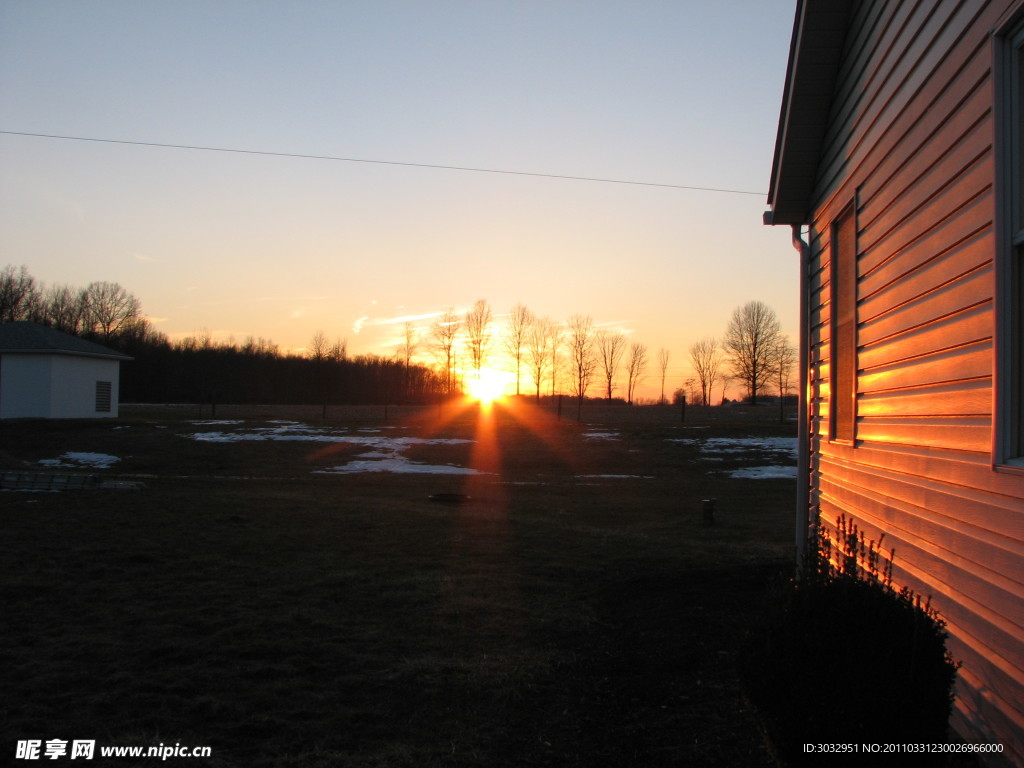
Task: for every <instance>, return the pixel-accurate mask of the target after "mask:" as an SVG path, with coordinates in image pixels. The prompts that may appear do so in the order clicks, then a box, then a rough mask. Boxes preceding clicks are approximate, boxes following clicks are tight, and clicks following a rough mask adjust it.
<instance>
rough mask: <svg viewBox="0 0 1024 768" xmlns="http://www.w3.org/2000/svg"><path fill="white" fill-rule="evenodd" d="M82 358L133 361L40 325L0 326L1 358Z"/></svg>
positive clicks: (9, 324)
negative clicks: (2, 356)
mask: <svg viewBox="0 0 1024 768" xmlns="http://www.w3.org/2000/svg"><path fill="white" fill-rule="evenodd" d="M10 352H17V353H19V354H50V355H80V356H83V357H103V358H108V359H111V360H131V359H133V358H132V357H130V356H129V355H125V354H123V353H121V352H118V351H117V350H114V349H110V348H109V347H104V346H103V345H102V344H96V343H95V342H92V341H86V340H85V339H80V338H78V337H77V336H72V335H71V334H70V333H64V332H63V331H58V330H56V329H54V328H48V327H46V326H45V325H39V323H30V322H24V321H22V322H16V323H0V354H3V353H10Z"/></svg>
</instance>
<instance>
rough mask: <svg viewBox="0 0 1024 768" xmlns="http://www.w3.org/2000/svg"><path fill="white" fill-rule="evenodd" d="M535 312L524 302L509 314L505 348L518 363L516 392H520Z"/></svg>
mask: <svg viewBox="0 0 1024 768" xmlns="http://www.w3.org/2000/svg"><path fill="white" fill-rule="evenodd" d="M533 325H534V317H533V313H532V312H531V311H530V310H529V309H527V308H526V306H525V305H524V304H516V305H515V306H514V307H512V311H511V312H510V313H509V316H508V330H507V331H506V333H505V349H506V351H507V352H508V353H509V355H511V357H512V360H513V361H514V362H515V365H516V394H517V395H518V394H519V380H520V374H521V371H522V365H523V356H524V354H525V350H526V347H527V344H528V341H529V337H530V333H531V331H532V330H533Z"/></svg>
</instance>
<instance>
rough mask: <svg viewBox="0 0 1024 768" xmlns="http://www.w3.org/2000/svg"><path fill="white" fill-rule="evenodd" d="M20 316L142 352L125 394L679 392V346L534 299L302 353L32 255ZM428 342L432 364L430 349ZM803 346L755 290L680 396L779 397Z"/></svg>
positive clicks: (372, 396) (21, 282) (7, 293)
mask: <svg viewBox="0 0 1024 768" xmlns="http://www.w3.org/2000/svg"><path fill="white" fill-rule="evenodd" d="M16 320H30V321H33V322H37V323H40V324H42V325H46V326H50V327H53V328H56V329H57V330H61V331H64V332H65V333H70V334H72V335H75V336H79V337H82V338H86V339H91V340H95V341H97V342H99V343H102V344H104V345H106V346H109V347H111V348H113V349H116V350H118V351H121V352H124V353H125V354H128V355H130V356H132V357H133V358H134V361H132V362H129V363H126V364H125V365H124V366H122V377H121V393H122V400H124V401H126V402H220V403H259V402H265V403H288V404H291V403H307V404H308V403H323V404H325V405H326V404H332V403H337V404H343V403H384V402H394V403H397V402H408V403H423V402H432V401H436V400H437V399H439V398H444V397H454V396H458V395H460V394H461V393H462V392H463V390H464V387H465V385H466V383H467V379H470V378H473V377H479V376H481V375H482V372H483V371H484V370H485V369H487V368H490V367H493V368H498V369H501V370H507V371H509V372H510V373H511V374H513V375H514V377H515V393H516V395H526V394H529V395H530V396H532V397H534V398H536V399H537V400H538V401H539V400H540V399H541V397H542V396H543V395H547V396H555V395H557V394H567V395H569V396H571V397H573V398H574V399H575V400H576V402H577V409H578V410H577V412H578V413H579V409H581V408H582V405H583V402H584V401H585V400H586V399H588V398H589V397H592V396H597V397H600V398H602V399H604V400H607V401H612V400H613V399H618V400H620V401H621V402H624V403H626V404H633V403H634V402H635V401H636V392H637V388H638V386H639V385H640V383H641V382H642V381H643V380H644V379H645V378H646V377H647V376H648V375H649V374H648V371H649V368H650V366H651V364H652V362H653V364H654V365H655V369H656V372H657V375H658V376H659V378H660V385H661V391H660V397H659V402H661V403H667V402H668V400H667V398H666V390H665V388H666V379H667V375H668V366H669V360H670V353H669V351H668V350H667V349H665V348H661V349H659V350H658V352H657V355H656V356H655V357H654V359H653V360H652V359H651V355H650V353H649V351H648V348H647V346H646V345H645V344H643V343H641V342H639V341H631V340H630V339H629V337H628V336H627V335H626V334H625V333H624V332H623V331H621V330H612V329H607V328H600V327H598V326H597V325H596V324H595V322H594V320H593V318H592V317H591V316H589V315H582V314H576V315H573V316H572V317H570V318H569V320H568V321H566V322H559V321H557V320H554V319H552V318H550V317H547V316H540V315H537V314H535V313H534V312H532V311H531V310H530V309H529V308H527V307H526V306H525V305H524V304H522V303H519V304H516V305H515V306H514V307H512V309H511V310H510V311H509V312H508V313H507V314H506V315H505V317H504V323H503V329H502V331H501V332H500V333H499V331H498V329H497V325H498V324H497V322H496V318H495V313H494V310H493V309H492V307H491V306H490V304H489V303H488V302H487V300H485V299H480V300H478V301H476V302H475V303H474V304H473V305H472V306H471V307H470V308H469V309H468V310H467V311H466V312H462V313H460V312H456V311H455V309H454V308H453V307H449V308H448V309H446V310H445V311H443V312H441V313H440V314H439V315H438V316H437V317H435V318H434V320H433V321H432V322H431V323H430V324H429V326H427V327H418V326H416V325H414V324H413V323H412V322H407V323H405V325H404V327H403V328H402V333H401V336H400V341H399V343H398V344H397V345H396V347H395V350H394V353H393V354H392V355H389V356H382V355H360V356H356V357H351V356H349V355H348V351H347V342H346V341H345V340H344V339H341V338H338V339H335V340H334V341H333V342H332V341H331V340H330V339H329V338H328V336H327V335H326V334H325V333H324V332H323V331H317V332H316V333H315V334H314V336H313V337H312V339H311V340H310V342H309V344H308V346H307V348H306V350H305V353H304V354H294V353H284V352H282V351H281V350H280V349H279V348H278V347H277V345H275V344H274V343H273V342H271V341H269V340H265V339H262V338H259V339H257V338H254V337H248V338H247V339H245V341H244V342H242V343H240V344H239V343H236V342H234V341H228V342H222V341H217V340H214V339H213V337H212V335H211V334H210V333H209V332H201V333H197V334H193V335H192V336H189V337H186V338H183V339H178V340H174V341H171V340H170V339H168V337H167V336H166V335H165V334H163V333H160V332H159V331H157V330H156V329H155V328H154V327H153V325H152V323H151V322H150V321H149V320H148V319H147V318H146V317H145V316H144V315H143V314H142V302H141V301H140V300H139V299H138V298H137V297H135V296H133V295H132V294H131V293H130V292H128V291H127V290H126V289H124V288H123V287H121V286H120V285H118V284H117V283H107V282H93V283H90V284H89V285H88V286H86V287H85V288H74V287H71V286H66V285H60V286H45V285H42V284H41V283H39V282H38V281H36V280H35V278H33V277H32V275H31V274H29V272H28V270H27V268H26V267H24V266H22V267H14V266H7V267H4V268H3V270H0V322H12V321H16ZM423 356H426V357H427V358H428V359H429V360H431V361H432V363H433V364H432V365H431V364H427V363H423V362H419V359H420V358H421V357H423ZM495 358H500V360H498V361H497V362H495ZM795 360H796V353H795V350H794V349H793V347H792V345H791V344H790V343H789V341H788V339H787V337H786V336H785V335H784V334H783V333H782V332H781V330H780V324H779V320H778V318H777V317H776V315H775V312H774V311H773V310H772V309H771V308H770V307H768V306H767V305H765V304H764V303H762V302H759V301H751V302H748V303H747V304H744V305H743V306H741V307H737V308H736V309H735V310H734V312H733V314H732V317H731V318H730V321H729V323H728V326H727V327H726V330H725V333H724V334H723V336H722V338H721V339H720V340H719V339H715V338H705V339H701V340H700V341H698V342H695V343H694V344H692V345H691V346H690V349H689V362H690V365H691V367H692V369H693V371H694V376H693V377H691V378H688V379H687V380H686V381H685V387H679V388H677V389H676V390H675V392H674V393H673V399H674V400H675V401H676V402H678V401H680V400H683V401H685V402H689V403H694V404H701V405H711V404H713V403H714V402H715V400H716V398H715V389H716V387H720V390H719V391H720V392H721V396H720V398H718V402H725V399H726V397H725V395H726V391H727V389H728V387H729V386H731V385H732V384H733V383H735V384H738V385H739V386H740V387H742V389H743V391H744V396H745V398H746V399H747V400H749V402H751V403H753V404H756V403H757V401H758V397H759V396H761V397H763V394H764V393H765V392H766V391H775V392H777V393H778V394H779V396H780V401H781V398H782V397H783V396H784V395H786V394H787V393H788V391H789V388H790V378H791V375H792V370H793V368H794V364H795ZM595 393H596V394H595Z"/></svg>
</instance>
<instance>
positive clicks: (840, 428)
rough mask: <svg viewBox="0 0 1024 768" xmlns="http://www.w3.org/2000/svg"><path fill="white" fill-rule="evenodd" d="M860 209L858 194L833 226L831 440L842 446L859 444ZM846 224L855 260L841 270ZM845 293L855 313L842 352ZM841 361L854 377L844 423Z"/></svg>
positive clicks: (829, 432)
mask: <svg viewBox="0 0 1024 768" xmlns="http://www.w3.org/2000/svg"><path fill="white" fill-rule="evenodd" d="M857 211H858V205H857V196H856V195H855V196H854V198H853V200H851V201H850V202H849V203H847V204H846V205H845V206H843V208H842V210H841V211H840V212H839V213H838V214H836V216H835V218H834V219H833V220H832V223H831V224H830V226H829V233H830V241H829V301H830V303H831V309H830V315H831V318H830V320H829V428H828V439H829V442H831V443H836V444H838V445H856V442H857V372H858V369H859V365H858V359H859V358H858V354H857V300H858V291H857V280H858V275H857V262H858V260H859V253H858V237H857V233H858V220H857ZM845 224H849V225H850V226H852V228H853V231H852V236H851V238H850V243H849V245H850V251H851V255H852V261H850V262H847V269H844V270H840V268H839V264H840V261H841V259H842V258H844V257H843V255H842V254H843V251H842V250H841V244H840V236H839V231H840V228H841V227H842V226H843V225H845ZM837 256H838V257H839V258H837ZM851 267H852V271H851V269H850V268H851ZM841 296H842V297H844V298H845V300H847V301H850V302H852V305H851V307H850V311H851V312H852V315H853V317H852V322H851V323H850V326H849V332H851V338H850V339H849V347H848V348H847V349H846V350H845V351H844V352H840V349H839V343H840V339H839V329H840V318H839V311H838V310H839V306H840V302H841V301H843V299H842V298H841ZM840 362H842V363H844V364H845V365H848V366H850V367H851V368H852V374H851V379H850V380H849V382H848V385H849V388H850V391H849V393H848V397H849V399H850V402H849V410H848V411H847V412H845V413H844V414H843V418H844V419H848V421H846V422H843V423H841V422H840V421H839V419H840V412H839V409H838V408H837V407H836V405H837V404H838V402H839V398H840V397H843V396H844V393H841V392H839V391H838V388H837V387H836V383H837V381H838V377H837V374H836V372H837V370H838V366H837V364H838V363H840Z"/></svg>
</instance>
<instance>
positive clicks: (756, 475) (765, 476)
mask: <svg viewBox="0 0 1024 768" xmlns="http://www.w3.org/2000/svg"><path fill="white" fill-rule="evenodd" d="M729 477H736V478H745V479H748V480H778V479H782V480H788V479H790V478H795V477H796V467H746V468H744V469H734V470H732V471H731V472H729Z"/></svg>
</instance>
